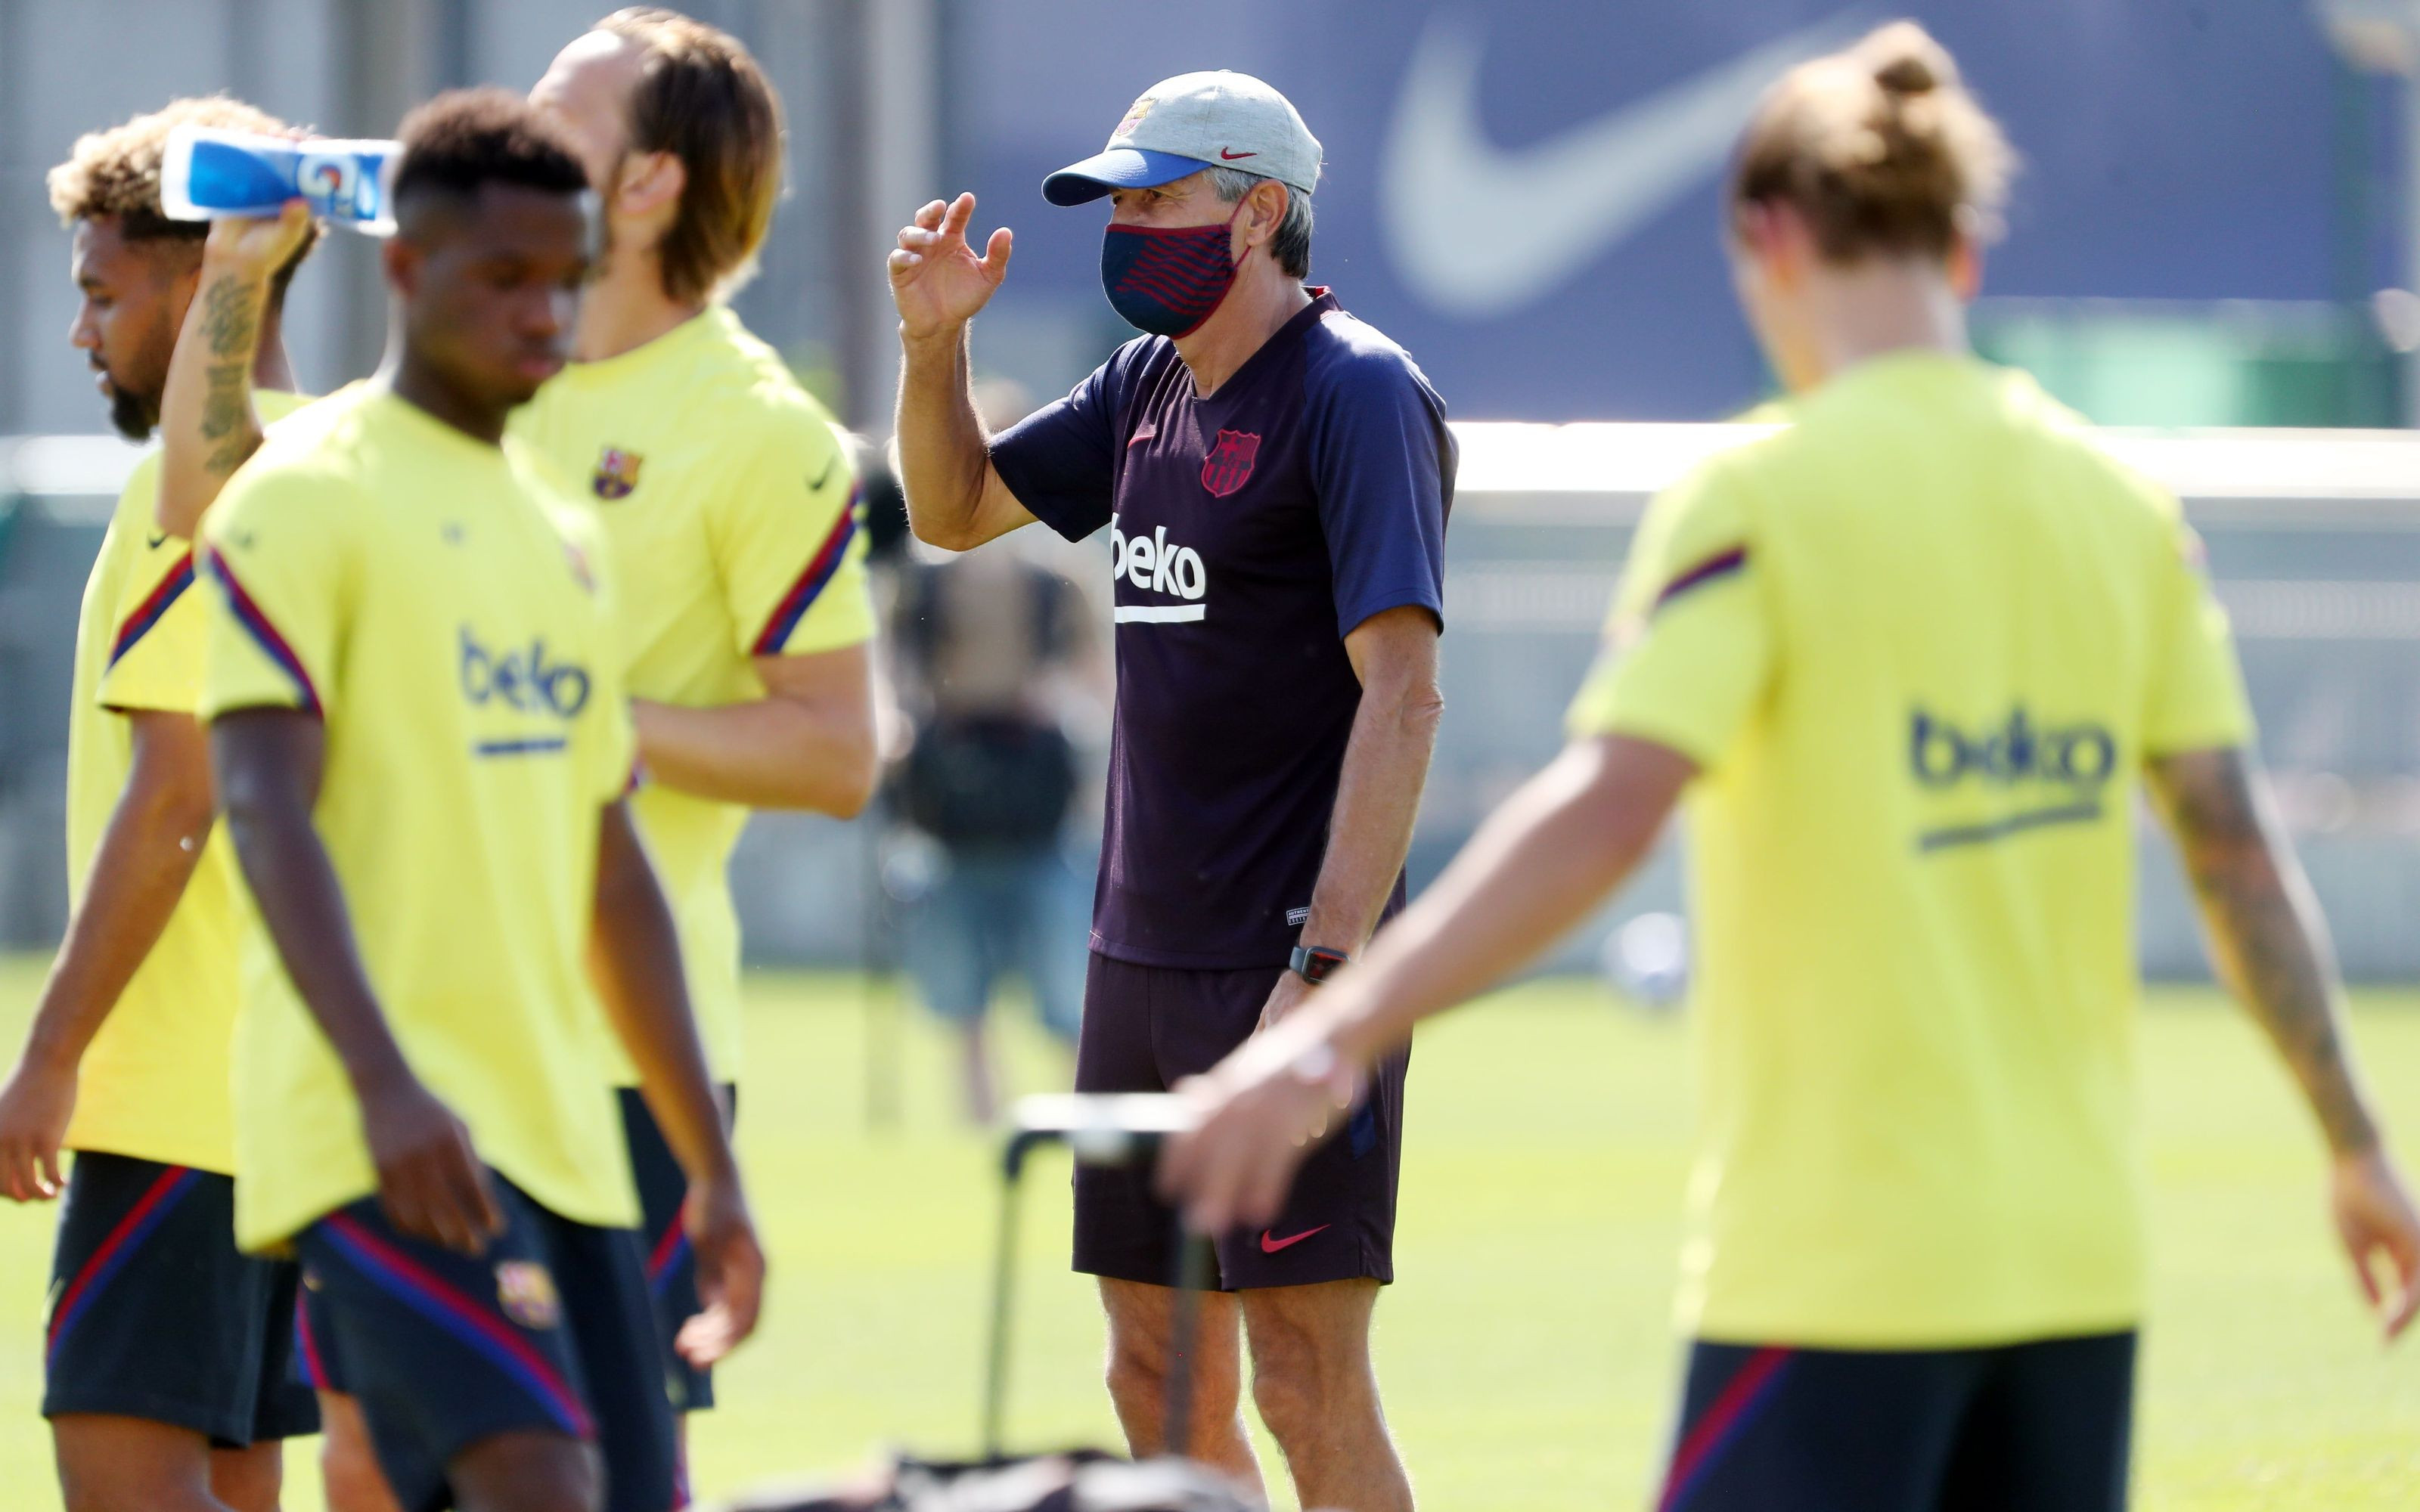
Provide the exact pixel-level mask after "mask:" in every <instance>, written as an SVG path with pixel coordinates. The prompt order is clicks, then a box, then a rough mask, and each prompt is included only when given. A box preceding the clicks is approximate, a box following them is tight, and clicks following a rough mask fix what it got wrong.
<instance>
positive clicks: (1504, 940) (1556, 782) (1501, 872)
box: [1160, 735, 1698, 1233]
mask: <svg viewBox="0 0 2420 1512" xmlns="http://www.w3.org/2000/svg"><path fill="white" fill-rule="evenodd" d="M1697 772H1698V767H1697V764H1695V763H1694V762H1692V761H1691V760H1690V759H1689V758H1688V757H1686V756H1683V754H1681V753H1680V752H1679V751H1676V750H1673V749H1672V748H1669V747H1667V746H1662V745H1658V744H1657V743H1655V742H1653V741H1649V740H1640V739H1637V738H1634V737H1632V736H1628V735H1606V736H1600V737H1593V738H1590V739H1586V740H1577V741H1574V742H1573V743H1572V744H1571V745H1570V746H1568V747H1566V748H1564V750H1563V753H1562V754H1561V755H1560V756H1559V757H1557V758H1556V759H1555V760H1554V762H1552V763H1551V764H1548V765H1547V767H1546V768H1545V769H1544V771H1542V772H1540V773H1539V774H1538V775H1537V776H1535V777H1533V778H1531V779H1529V780H1528V782H1526V783H1524V784H1522V786H1521V788H1520V789H1519V790H1518V791H1517V792H1515V793H1514V794H1513V795H1512V797H1510V798H1508V799H1506V800H1505V802H1504V804H1503V806H1502V807H1501V808H1499V809H1497V810H1496V812H1495V813H1494V814H1492V815H1491V816H1489V818H1488V820H1487V822H1486V823H1485V824H1483V825H1481V826H1480V828H1479V832H1478V833H1477V834H1476V835H1474V836H1472V837H1471V840H1470V843H1469V844H1467V845H1466V846H1465V847H1464V848H1463V851H1462V854H1461V855H1459V856H1455V857H1454V860H1453V864H1452V865H1450V866H1449V867H1447V868H1446V870H1445V872H1444V873H1443V874H1442V875H1440V876H1439V877H1438V878H1437V880H1436V881H1435V884H1434V885H1432V886H1431V887H1429V888H1428V890H1427V891H1425V892H1423V893H1422V894H1421V895H1420V897H1419V901H1418V902H1416V903H1413V904H1412V906H1411V907H1409V908H1407V909H1405V910H1404V914H1403V915H1402V917H1401V918H1397V919H1396V920H1395V921H1394V923H1392V924H1391V925H1389V926H1388V928H1387V929H1385V930H1383V931H1381V932H1380V933H1379V934H1378V936H1377V938H1376V939H1375V940H1374V941H1373V942H1372V944H1371V947H1370V949H1369V951H1368V953H1367V954H1366V955H1365V956H1364V957H1363V959H1362V960H1361V961H1359V962H1358V963H1357V964H1353V965H1351V966H1348V967H1346V968H1345V969H1344V970H1343V971H1342V973H1341V974H1340V975H1338V976H1337V977H1336V978H1335V979H1333V980H1332V981H1331V982H1330V983H1329V984H1328V985H1327V986H1326V987H1323V988H1321V989H1320V992H1319V995H1317V997H1315V998H1314V999H1313V1000H1312V1001H1311V1003H1309V1004H1308V1005H1306V1006H1305V1007H1304V1008H1303V1010H1302V1011H1300V1012H1298V1013H1296V1014H1295V1015H1294V1016H1293V1017H1291V1018H1289V1019H1288V1020H1286V1022H1284V1023H1283V1024H1280V1025H1279V1026H1277V1027H1275V1028H1273V1029H1270V1030H1268V1031H1267V1032H1265V1033H1263V1034H1260V1035H1256V1036H1254V1037H1253V1038H1252V1039H1250V1040H1248V1041H1245V1043H1244V1044H1243V1046H1242V1047H1241V1048H1240V1049H1238V1050H1237V1051H1235V1053H1234V1054H1233V1055H1231V1056H1229V1057H1227V1059H1226V1060H1224V1061H1223V1062H1221V1063H1220V1064H1219V1065H1218V1067H1217V1068H1216V1069H1214V1070H1213V1071H1212V1072H1210V1073H1209V1074H1208V1075H1206V1076H1203V1077H1201V1078H1198V1079H1197V1080H1195V1081H1192V1082H1189V1083H1187V1084H1185V1085H1184V1086H1182V1087H1181V1088H1179V1090H1180V1091H1182V1092H1183V1093H1184V1094H1185V1095H1186V1096H1187V1097H1189V1098H1191V1099H1193V1100H1194V1102H1195V1104H1196V1106H1197V1108H1198V1109H1199V1111H1200V1121H1199V1122H1198V1123H1197V1125H1196V1126H1195V1128H1194V1129H1193V1131H1192V1132H1191V1133H1189V1134H1184V1135H1181V1136H1179V1137H1178V1138H1177V1139H1175V1140H1173V1141H1171V1144H1170V1146H1169V1148H1168V1151H1167V1153H1166V1155H1165V1156H1164V1157H1163V1159H1162V1161H1161V1163H1160V1180H1161V1186H1162V1188H1163V1190H1164V1191H1166V1192H1167V1193H1168V1195H1169V1196H1170V1197H1171V1199H1173V1200H1177V1201H1181V1202H1183V1203H1184V1205H1185V1209H1186V1213H1187V1218H1188V1220H1189V1221H1190V1223H1191V1224H1192V1226H1193V1227H1194V1229H1195V1230H1196V1231H1197V1232H1200V1233H1218V1232H1220V1231H1222V1230H1224V1229H1225V1228H1227V1227H1230V1226H1233V1225H1238V1224H1242V1225H1259V1224H1265V1223H1267V1222H1268V1221H1269V1220H1270V1219H1271V1218H1272V1217H1273V1216H1275V1214H1276V1213H1277V1211H1278V1210H1279V1208H1280V1205H1281V1204H1282V1203H1283V1202H1284V1200H1285V1195H1286V1189H1287V1185H1288V1183H1289V1182H1290V1181H1291V1180H1293V1176H1294V1170H1295V1166H1296V1165H1298V1164H1299V1163H1300V1161H1301V1159H1302V1156H1303V1153H1304V1150H1305V1149H1307V1148H1308V1146H1309V1144H1310V1142H1311V1140H1312V1139H1314V1138H1316V1137H1318V1135H1319V1134H1321V1133H1323V1132H1325V1130H1326V1125H1327V1123H1328V1120H1329V1117H1330V1115H1331V1113H1332V1112H1333V1111H1334V1110H1335V1109H1337V1108H1339V1107H1342V1106H1344V1105H1347V1104H1349V1103H1350V1102H1351V1099H1352V1094H1353V1092H1354V1090H1355V1088H1356V1087H1357V1084H1358V1081H1359V1079H1360V1076H1361V1073H1362V1072H1365V1071H1366V1070H1367V1069H1368V1067H1369V1066H1370V1065H1371V1063H1372V1062H1373V1061H1375V1060H1376V1059H1377V1058H1378V1057H1380V1056H1381V1055H1384V1054H1385V1053H1386V1052H1387V1051H1388V1050H1390V1049H1392V1048H1393V1047H1394V1046H1396V1045H1399V1044H1401V1043H1403V1042H1404V1039H1405V1038H1406V1037H1408V1036H1409V1035H1410V1033H1411V1031H1412V1026H1413V1025H1414V1024H1416V1023H1418V1022H1419V1020H1421V1019H1423V1018H1426V1017H1428V1016H1429V1015H1431V1014H1433V1013H1437V1012H1441V1011H1444V1010H1446V1009H1449V1008H1451V1007H1453V1006H1454V1005H1456V1004H1458V1003H1461V1002H1464V1001H1466V1000H1467V999H1469V998H1470V997H1472V996H1474V995H1477V994H1479V993H1480V992H1481V991H1483V990H1484V989H1486V988H1487V987H1489V986H1491V985H1493V984H1494V983H1495V982H1497V981H1498V980H1501V979H1502V978H1503V977H1505V976H1506V975H1507V974H1509V973H1511V972H1512V971H1513V970H1515V969H1517V968H1518V967H1519V966H1520V965H1522V964H1524V963H1525V962H1528V961H1529V960H1530V959H1532V958H1533V957H1535V956H1536V955H1537V953H1538V952H1539V951H1541V950H1543V949H1545V948H1546V947H1547V946H1548V945H1550V944H1552V943H1553V942H1554V941H1555V940H1556V939H1558V938H1559V937H1560V936H1561V935H1562V934H1563V933H1564V932H1565V931H1567V930H1569V929H1571V928H1573V927H1574V926H1575V925H1576V924H1578V923H1579V922H1580V921H1581V920H1582V919H1583V918H1587V917H1588V915H1589V913H1590V911H1591V910H1593V909H1594V908H1596V906H1597V905H1598V904H1599V903H1603V902H1604V901H1605V899H1606V895H1607V894H1608V893H1610V892H1612V891H1613V889H1614V888H1615V887H1619V886H1621V883H1622V881H1623V880H1624V879H1625V878H1627V877H1628V876H1629V875H1630V874H1631V873H1632V872H1634V871H1636V870H1637V867H1638V865H1639V863H1640V862H1641V861H1643V860H1645V859H1646V857H1647V854H1648V852H1649V851H1650V850H1651V849H1652V847H1653V845H1654V843H1655V837H1656V835H1657V834H1658V833H1660V832H1661V831H1662V829H1663V827H1664V823H1665V820H1666V819H1667V818H1668V816H1669V815H1670V813H1671V811H1672V807H1673V805H1674V804H1675V803H1677V802H1678V801H1679V800H1680V796H1681V790H1682V789H1683V787H1685V786H1686V785H1687V784H1688V782H1689V779H1691V778H1693V777H1695V776H1696V775H1697Z"/></svg>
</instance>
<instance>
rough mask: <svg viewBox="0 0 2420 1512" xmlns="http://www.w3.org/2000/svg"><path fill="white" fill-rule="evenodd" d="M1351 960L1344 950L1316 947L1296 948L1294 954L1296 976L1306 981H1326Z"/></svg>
mask: <svg viewBox="0 0 2420 1512" xmlns="http://www.w3.org/2000/svg"><path fill="white" fill-rule="evenodd" d="M1350 959H1351V958H1350V957H1349V956H1347V955H1345V953H1344V952H1343V951H1342V950H1328V949H1321V948H1320V947H1318V946H1315V945H1305V946H1296V947H1295V952H1294V969H1295V974H1296V975H1298V976H1300V977H1301V978H1302V980H1305V981H1313V982H1317V981H1326V980H1327V979H1328V978H1330V977H1332V976H1334V975H1335V974H1336V970H1337V968H1338V967H1339V966H1342V965H1343V964H1345V962H1346V961H1348V960H1350Z"/></svg>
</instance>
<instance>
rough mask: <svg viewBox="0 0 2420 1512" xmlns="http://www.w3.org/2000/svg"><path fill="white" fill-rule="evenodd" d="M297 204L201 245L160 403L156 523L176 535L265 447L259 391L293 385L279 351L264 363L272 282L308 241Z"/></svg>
mask: <svg viewBox="0 0 2420 1512" xmlns="http://www.w3.org/2000/svg"><path fill="white" fill-rule="evenodd" d="M310 230H311V216H310V212H309V211H308V210H307V209H306V208H304V206H303V203H302V201H301V200H296V201H294V202H293V203H291V204H289V205H287V207H286V209H285V211H284V212H283V213H282V214H280V215H279V216H277V217H276V218H275V219H273V220H271V219H258V218H251V217H242V216H231V217H225V218H222V219H220V220H217V221H214V222H212V223H211V224H210V234H209V237H208V238H207V239H205V240H204V241H203V243H202V276H201V282H200V283H199V284H198V285H195V287H194V301H193V303H192V304H191V305H190V306H189V307H188V308H187V309H186V312H185V324H184V329H183V330H182V331H181V332H179V333H178V338H177V351H176V355H175V356H173V357H171V358H170V359H169V361H168V381H167V386H166V388H165V389H164V390H163V393H162V395H161V400H160V493H159V497H158V499H157V500H156V501H154V503H153V505H152V514H151V517H152V520H153V522H154V523H156V524H157V525H158V526H159V527H160V528H161V529H162V530H163V531H165V532H168V533H169V534H171V535H175V536H178V537H181V538H183V539H186V540H191V539H192V538H193V536H194V532H195V531H198V530H200V529H201V525H202V517H203V515H204V514H206V513H207V512H208V511H209V506H210V505H211V504H212V503H213V502H214V501H216V500H217V499H218V496H219V490H220V489H222V488H224V487H225V486H226V481H227V479H229V478H230V477H233V476H234V475H235V470H236V469H238V468H240V467H241V466H242V465H243V464H244V461H245V459H246V458H248V457H250V456H251V455H252V454H253V453H255V452H256V451H258V450H259V449H260V439H261V434H262V430H263V427H262V424H261V421H260V415H259V412H258V411H257V410H256V409H254V407H253V393H254V391H255V389H256V386H257V385H259V384H261V383H264V382H276V381H280V380H282V381H283V382H286V383H288V384H290V383H291V382H292V381H293V378H292V376H291V375H290V374H288V373H287V371H286V364H285V360H284V357H283V355H282V354H279V355H276V356H275V359H274V363H273V370H272V371H269V372H263V371H262V370H261V369H262V368H263V367H264V366H271V365H272V364H269V363H263V362H262V361H261V358H262V353H263V351H264V349H266V350H268V351H270V352H271V353H276V352H277V350H278V349H277V347H276V346H275V344H273V343H271V344H268V345H267V347H266V348H264V344H263V341H262V335H263V328H264V326H265V325H267V324H269V323H270V317H269V315H268V311H269V305H270V297H269V296H270V283H271V279H272V278H274V276H275V275H276V272H277V270H279V269H280V268H283V267H285V266H286V265H287V263H288V262H289V261H291V260H292V258H293V256H294V251H295V249H296V248H297V247H298V246H300V245H301V244H302V239H303V238H304V237H306V236H307V235H309V234H310Z"/></svg>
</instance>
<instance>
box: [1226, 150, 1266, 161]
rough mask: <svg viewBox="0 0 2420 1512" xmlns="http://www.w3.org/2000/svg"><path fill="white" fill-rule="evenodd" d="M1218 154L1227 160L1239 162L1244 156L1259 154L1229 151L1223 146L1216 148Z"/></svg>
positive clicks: (1254, 156)
mask: <svg viewBox="0 0 2420 1512" xmlns="http://www.w3.org/2000/svg"><path fill="white" fill-rule="evenodd" d="M1218 156H1219V157H1221V158H1223V159H1225V160H1226V161H1227V162H1243V161H1244V160H1245V159H1246V158H1257V157H1259V156H1260V154H1259V153H1257V152H1230V151H1228V150H1227V149H1226V148H1225V147H1220V148H1219V149H1218Z"/></svg>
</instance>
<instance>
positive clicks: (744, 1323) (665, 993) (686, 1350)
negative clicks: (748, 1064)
mask: <svg viewBox="0 0 2420 1512" xmlns="http://www.w3.org/2000/svg"><path fill="white" fill-rule="evenodd" d="M589 940H590V972H591V975H592V976H593V977H594V978H595V980H596V982H597V993H598V995H600V996H601V997H602V998H603V999H604V1001H605V1011H606V1016H607V1017H608V1018H610V1019H611V1020H612V1021H613V1028H614V1032H615V1033H616V1034H617V1035H618V1036H619V1038H620V1039H621V1041H622V1045H623V1048H624V1049H625V1050H627V1051H628V1052H629V1056H630V1060H631V1063H632V1064H633V1065H635V1066H636V1067H637V1068H638V1072H639V1090H640V1093H641V1095H643V1096H644V1097H645V1098H646V1100H647V1110H648V1111H649V1112H650V1113H653V1114H654V1115H655V1118H656V1122H657V1124H658V1125H659V1126H660V1127H661V1128H662V1130H663V1132H664V1139H665V1142H666V1143H668V1144H670V1145H671V1146H672V1149H673V1154H674V1155H675V1158H677V1159H678V1160H679V1161H680V1163H681V1169H682V1170H683V1171H684V1172H685V1173H686V1174H687V1175H688V1177H689V1182H690V1196H689V1211H688V1215H687V1221H688V1225H689V1233H690V1244H691V1245H692V1246H694V1247H695V1249H696V1251H697V1257H698V1291H699V1294H700V1296H701V1298H702V1300H703V1301H704V1302H705V1303H706V1311H704V1312H702V1313H700V1314H699V1315H698V1316H697V1317H695V1318H692V1319H690V1320H689V1322H688V1324H687V1325H686V1326H684V1327H683V1328H682V1330H681V1335H680V1348H681V1351H682V1353H683V1354H685V1355H687V1356H688V1357H689V1358H690V1361H691V1362H692V1363H694V1364H696V1365H710V1364H712V1363H713V1362H714V1361H716V1360H718V1359H720V1358H721V1357H722V1356H723V1355H725V1354H728V1353H730V1352H731V1350H733V1349H735V1348H737V1346H738V1344H739V1343H740V1341H742V1340H743V1339H745V1338H747V1337H748V1335H750V1334H751V1333H752V1332H753V1331H754V1330H755V1327H756V1314H757V1308H758V1305H759V1303H760V1300H761V1298H762V1296H763V1294H764V1287H765V1254H764V1251H763V1249H762V1248H760V1247H759V1246H758V1244H757V1242H756V1229H755V1225H754V1223H753V1221H752V1219H751V1218H750V1217H749V1215H748V1198H747V1195H746V1193H745V1192H744V1191H743V1189H742V1188H741V1185H740V1180H739V1164H738V1162H737V1160H736V1159H735V1158H734V1157H733V1155H732V1152H731V1141H730V1140H729V1138H727V1137H726V1136H725V1135H724V1134H723V1119H722V1108H721V1103H719V1102H718V1101H717V1099H716V1097H715V1094H714V1085H713V1083H712V1082H711V1081H710V1080H709V1079H708V1077H707V1075H706V1051H705V1049H704V1048H703V1047H702V1046H701V1045H700V1044H699V1043H698V1038H697V1023H696V1020H695V1019H693V1018H692V1017H691V1016H690V1006H689V985H688V981H687V980H686V979H685V978H684V977H683V976H682V975H681V956H680V939H679V936H678V935H677V934H676V933H675V932H674V929H673V916H672V910H671V909H670V908H669V907H668V906H666V904H665V903H664V895H663V889H662V888H661V887H659V886H658V885H657V882H656V873H655V870H654V869H653V868H652V867H651V866H649V865H648V864H647V854H646V851H645V849H644V846H643V845H642V844H641V842H640V840H639V832H638V828H637V826H636V825H633V824H632V823H631V820H630V810H629V807H628V805H627V804H624V803H614V804H612V805H609V806H608V807H607V808H606V809H605V810H604V812H603V815H602V817H601V818H600V819H599V821H598V825H597V904H596V920H595V925H594V928H593V929H592V931H591V933H590V936H589Z"/></svg>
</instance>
